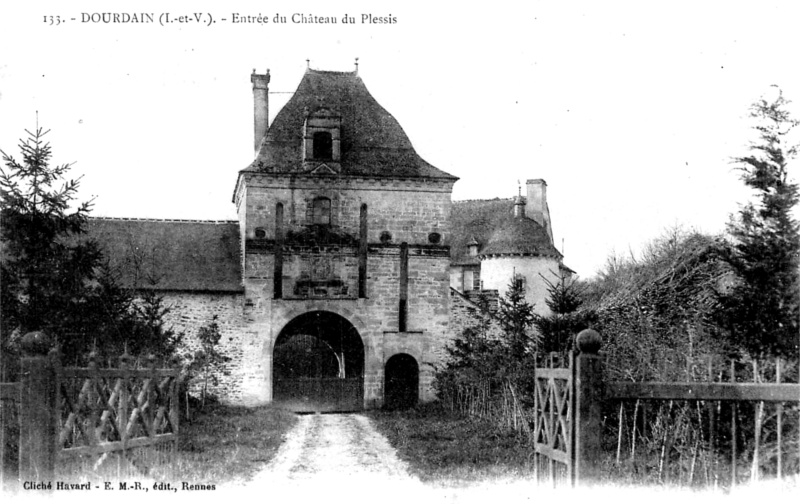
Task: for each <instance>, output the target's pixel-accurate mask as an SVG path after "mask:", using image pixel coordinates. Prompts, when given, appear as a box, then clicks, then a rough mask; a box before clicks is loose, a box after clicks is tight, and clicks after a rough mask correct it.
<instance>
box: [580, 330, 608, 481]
mask: <svg viewBox="0 0 800 504" xmlns="http://www.w3.org/2000/svg"><path fill="white" fill-rule="evenodd" d="M600 345H601V338H600V334H598V333H597V331H594V330H592V329H584V330H583V331H581V332H580V333H578V336H577V337H576V338H575V346H576V347H577V349H578V352H579V353H578V355H577V357H575V368H574V380H575V381H574V383H575V413H574V414H575V431H574V436H575V437H574V438H573V443H574V450H575V452H574V459H573V460H574V465H573V470H574V478H575V479H574V483H575V484H576V485H591V484H592V483H596V482H597V481H598V480H599V477H600V463H601V456H602V451H601V442H602V423H603V419H602V402H603V390H604V387H603V368H602V361H601V359H600V356H599V355H598V351H599V350H600Z"/></svg>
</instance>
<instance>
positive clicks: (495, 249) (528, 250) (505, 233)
mask: <svg viewBox="0 0 800 504" xmlns="http://www.w3.org/2000/svg"><path fill="white" fill-rule="evenodd" d="M513 211H514V200H513V199H511V198H508V199H493V200H470V201H454V202H453V205H452V207H451V212H450V239H449V240H447V243H448V244H449V245H450V259H451V262H452V263H453V264H465V265H466V264H479V263H480V261H479V259H478V257H470V256H469V254H468V250H467V244H468V242H469V241H471V240H472V238H475V240H476V241H477V242H478V243H479V244H480V246H479V248H478V255H479V256H480V255H493V254H532V255H542V256H551V257H556V258H558V259H561V257H562V256H561V253H560V252H559V251H558V250H557V249H556V248H555V247H554V246H553V244H552V243H550V238H549V236H548V235H547V231H545V229H544V228H543V227H542V226H541V225H540V224H538V223H537V222H536V221H534V220H532V219H529V218H527V217H522V218H515V217H514V213H513Z"/></svg>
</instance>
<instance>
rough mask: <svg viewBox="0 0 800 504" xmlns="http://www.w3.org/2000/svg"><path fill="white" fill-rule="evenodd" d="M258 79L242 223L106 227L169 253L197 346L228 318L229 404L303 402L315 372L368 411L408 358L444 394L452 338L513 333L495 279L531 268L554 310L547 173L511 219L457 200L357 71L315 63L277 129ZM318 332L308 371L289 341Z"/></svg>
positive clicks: (528, 273) (493, 208) (422, 390)
mask: <svg viewBox="0 0 800 504" xmlns="http://www.w3.org/2000/svg"><path fill="white" fill-rule="evenodd" d="M251 81H252V82H253V93H254V107H255V109H254V145H255V148H256V155H255V159H254V161H253V163H252V164H251V165H250V166H248V167H246V168H245V169H243V170H241V171H240V172H239V176H238V179H237V181H236V187H235V191H234V196H233V202H234V204H235V205H236V209H237V214H238V221H235V222H218V223H210V222H209V223H204V222H192V223H181V222H176V221H169V222H167V221H163V222H154V221H135V220H124V219H118V220H102V221H96V222H95V227H94V229H95V235H96V237H98V240H99V241H100V242H101V243H106V245H107V248H108V249H109V250H108V251H109V253H110V255H111V256H112V257H116V258H117V259H118V260H119V261H118V262H120V263H121V264H128V262H130V261H128V262H126V261H124V260H122V259H121V258H123V257H126V256H127V255H129V254H130V253H133V252H135V253H137V254H138V253H139V252H140V251H142V250H151V249H152V250H154V251H156V252H154V253H153V263H154V264H159V265H160V268H161V270H162V273H163V274H161V275H160V276H159V278H160V279H161V282H160V283H156V284H155V285H154V286H153V288H156V289H159V290H161V291H162V293H163V294H164V296H165V301H166V303H167V305H168V306H170V308H171V312H170V314H169V316H168V318H167V323H168V324H171V325H172V326H173V328H174V329H175V330H176V331H178V332H184V333H185V334H186V336H187V345H188V347H189V348H192V347H194V346H195V345H196V340H193V338H194V335H196V334H197V331H198V330H199V329H200V327H202V326H204V325H206V324H208V323H209V322H210V321H211V320H212V319H214V317H216V320H217V323H218V324H219V327H220V331H221V334H222V340H221V342H220V349H221V350H222V351H223V352H224V353H225V354H226V355H228V356H229V357H231V360H230V362H228V364H227V365H226V369H225V373H223V374H221V375H220V376H218V380H219V382H218V385H217V386H215V387H214V390H215V392H216V393H217V394H218V395H220V396H221V398H222V399H223V400H225V401H227V402H231V403H240V404H262V403H267V402H270V401H273V400H279V398H281V399H280V400H283V399H285V398H286V397H290V396H291V397H290V399H291V400H295V399H296V397H294V396H292V395H291V394H292V393H295V392H297V393H299V394H300V395H303V394H306V395H308V394H309V393H310V392H308V390H307V389H305V388H303V387H307V386H308V383H307V382H309V380H312V378H313V379H318V382H315V383H317V384H316V385H315V386H317V387H318V389H319V387H322V389H324V390H323V395H324V393H326V392H325V390H328V389H325V387H334V388H335V387H338V388H336V390H344V389H346V388H347V387H345V386H344V385H342V386H341V387H339V385H337V384H336V383H337V382H336V380H337V379H338V380H340V381H341V382H342V383H343V384H344V383H350V384H354V386H353V387H352V391H355V392H354V393H357V394H358V396H357V400H358V407H366V408H371V407H379V406H381V405H382V404H383V402H384V390H385V389H386V388H387V384H386V381H387V380H388V379H389V378H388V377H387V376H386V375H385V373H384V370H385V369H386V364H387V362H388V361H389V359H391V358H392V357H394V356H402V359H400V361H397V360H395V362H406V363H408V362H412V363H413V366H411V367H409V368H408V369H409V371H408V372H413V373H418V375H417V376H416V377H415V378H416V379H415V380H410V381H408V383H415V384H418V390H417V391H416V396H417V397H418V399H419V400H420V401H429V400H432V399H434V391H433V388H432V386H431V384H432V379H433V371H434V367H435V365H436V364H438V363H440V362H441V361H442V359H443V358H444V357H445V355H446V351H445V348H446V346H447V345H448V343H449V342H450V341H451V339H452V338H453V336H455V335H460V334H461V333H462V331H463V329H464V328H466V327H468V326H470V325H474V324H475V322H476V321H478V320H481V319H483V320H487V321H488V325H489V326H490V327H491V332H492V334H494V335H496V334H497V331H498V330H499V329H498V328H497V324H496V321H494V319H493V315H492V314H491V313H483V312H481V309H480V307H479V306H478V305H477V304H476V303H475V296H474V295H475V294H476V293H478V292H481V290H482V289H483V290H485V289H489V290H488V291H486V293H487V294H489V297H490V298H492V299H493V300H494V303H495V304H496V300H497V295H498V291H499V293H500V294H501V295H502V293H503V292H504V291H505V288H506V286H507V283H508V280H509V279H510V278H511V277H512V275H514V274H515V273H516V274H518V275H524V276H525V277H526V278H527V279H529V280H528V284H527V287H526V297H528V298H529V301H530V302H533V303H535V304H536V305H537V307H539V306H543V305H544V303H543V297H542V296H543V292H544V291H543V288H542V282H539V281H538V280H540V277H539V274H544V275H547V274H548V273H549V272H550V271H551V270H556V271H558V270H559V268H560V267H563V265H562V264H561V256H560V254H559V253H558V252H557V251H556V250H555V249H554V248H553V247H552V234H551V231H550V221H549V212H548V211H547V206H546V201H545V200H544V194H545V193H544V185H543V181H542V183H541V184H539V185H538V186H536V187H535V188H534V189H536V190H533V191H532V192H531V191H529V192H531V194H532V197H538V198H539V200H538V202H534V206H535V207H536V208H537V209H538V210H535V212H534V215H535V216H536V217H535V218H536V219H538V220H533V219H528V218H525V217H524V214H523V216H522V217H519V215H516V216H515V217H518V218H521V219H522V220H512V221H509V220H508V217H509V216H508V215H506V214H508V213H509V212H510V211H511V210H512V205H511V202H509V201H507V200H493V201H491V202H488V203H486V202H479V203H476V207H480V211H479V212H478V213H479V214H480V215H473V213H474V212H472V210H470V209H469V208H467V207H468V206H469V205H465V204H455V205H454V204H453V203H452V202H451V192H452V188H453V184H454V183H455V182H456V180H457V179H456V178H455V177H453V176H451V175H449V174H447V173H445V172H443V171H441V170H438V169H437V168H435V167H433V166H431V165H429V164H428V163H426V162H425V161H424V160H422V159H421V158H420V157H419V156H418V155H417V153H416V152H415V151H414V149H413V147H412V145H411V143H410V141H409V140H408V138H407V137H406V135H405V133H404V132H403V131H402V128H400V126H399V124H397V122H396V120H395V119H394V118H393V117H392V116H391V115H390V114H389V113H388V112H386V111H385V110H384V109H383V108H382V107H380V105H378V104H377V102H376V101H375V100H374V98H372V96H371V95H370V94H369V92H368V91H367V90H366V87H365V86H364V84H363V82H361V79H360V78H359V77H358V75H357V73H355V72H322V71H316V70H308V71H307V72H306V74H305V75H304V77H303V79H302V81H301V83H300V85H299V87H298V89H297V91H296V92H295V94H294V95H293V97H292V98H291V99H290V100H289V102H288V103H287V104H286V106H285V107H284V108H283V109H282V110H281V111H280V112H279V113H278V115H277V116H276V118H275V120H274V122H273V124H271V125H270V124H267V118H268V115H269V114H268V88H269V81H270V76H269V73H267V74H263V75H260V74H256V73H253V75H252V76H251ZM534 182H536V181H534ZM529 185H530V182H529ZM534 185H535V184H534ZM537 191H538V192H537ZM534 193H535V194H534ZM537 195H538V196H537ZM484 203H486V204H484ZM470 208H471V207H470ZM456 210H458V211H456ZM481 212H483V213H481ZM120 237H124V239H122V238H120ZM526 237H527V238H526ZM518 239H522V242H524V243H523V244H522V246H521V247H518V246H516V245H515V244H516V242H517V240H518ZM509 240H510V241H511V245H509ZM198 243H202V244H203V246H202V247H201V248H199V249H198V247H197V246H196V245H197V244H198ZM136 251H139V252H136ZM141 262H142V261H141V260H139V261H137V264H139V263H141ZM212 273H213V274H212ZM134 277H137V278H138V276H136V275H134ZM315 338H316V341H318V342H319V345H317V346H314V347H313V348H317V350H314V351H315V352H320V350H318V348H329V350H324V351H325V352H328V353H327V354H326V355H322V356H320V358H319V360H318V361H312V364H313V365H315V366H316V369H317V371H316V373H317V374H315V375H313V376H312V375H303V374H302V373H306V374H308V372H307V371H302V372H301V371H300V370H301V368H302V369H305V368H304V367H303V366H306V365H307V363H306V362H305V361H301V360H299V359H300V357H299V356H298V360H292V359H293V358H292V356H291V352H289V350H291V349H298V348H300V349H301V350H302V349H303V348H305V350H307V351H308V352H311V351H312V346H307V347H302V345H303V344H307V342H308V341H312V340H315ZM304 342H305V343H304ZM276 349H280V351H278V350H276ZM287 349H288V350H287ZM292 351H295V350H292ZM287 352H288V353H287ZM295 353H297V352H295ZM287 355H289V356H288V357H287ZM333 356H335V360H331V359H332V358H333ZM276 359H279V360H280V361H277V360H276ZM326 359H327V360H326ZM323 361H324V362H323ZM314 362H316V363H315V364H314ZM331 362H333V364H332V366H333V367H331V364H330V363H331ZM326 363H327V364H326ZM337 363H338V364H337ZM326 366H327V367H326ZM322 368H325V369H328V371H320V369H322ZM337 369H338V371H337ZM331 370H332V371H331ZM393 372H394V371H393ZM320 373H321V374H320ZM325 373H328V374H327V375H326V374H325ZM331 373H333V374H331ZM331 384H333V385H331ZM292 387H295V388H294V389H293V388H292ZM301 389H302V390H301ZM298 390H301V392H298ZM330 390H333V388H330ZM317 393H319V390H317ZM331 393H333V392H331ZM337 393H339V392H337ZM301 399H302V398H301ZM306 399H307V398H306ZM322 399H324V398H322ZM322 399H320V401H322ZM287 400H289V399H287ZM312 402H313V401H312ZM323 402H324V401H323ZM337 404H339V406H338V407H341V404H343V403H337Z"/></svg>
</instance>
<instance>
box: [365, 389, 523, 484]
mask: <svg viewBox="0 0 800 504" xmlns="http://www.w3.org/2000/svg"><path fill="white" fill-rule="evenodd" d="M369 416H370V417H371V418H372V419H373V421H374V423H375V426H376V427H377V429H378V430H379V431H380V432H381V434H383V435H384V436H386V437H387V438H388V439H389V442H390V443H391V444H392V446H393V447H394V448H395V449H396V450H397V454H398V456H399V457H400V458H401V459H403V460H404V461H406V462H407V463H408V465H409V469H410V471H411V472H412V473H413V474H415V475H416V476H417V477H419V478H420V480H422V481H423V482H425V483H429V484H433V485H437V486H447V487H449V486H466V485H473V484H482V483H491V482H496V481H500V480H508V479H518V478H532V477H533V457H532V453H533V447H532V446H530V445H529V444H527V443H526V442H525V441H524V440H523V439H522V438H520V437H519V436H518V435H517V434H516V433H514V432H511V431H508V430H504V429H500V428H498V427H497V426H495V425H493V424H491V423H489V422H487V421H483V420H479V419H474V418H468V417H463V416H460V415H457V414H455V413H451V412H449V411H447V410H445V409H444V408H442V407H441V406H440V405H438V404H436V403H433V404H425V405H421V406H418V407H417V408H415V409H412V410H407V411H375V412H370V413H369Z"/></svg>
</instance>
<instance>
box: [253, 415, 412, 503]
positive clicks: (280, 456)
mask: <svg viewBox="0 0 800 504" xmlns="http://www.w3.org/2000/svg"><path fill="white" fill-rule="evenodd" d="M248 486H249V487H250V490H251V491H252V490H254V489H259V488H260V489H263V490H264V491H268V492H269V493H270V495H272V496H276V495H281V496H291V497H293V501H294V502H307V501H308V500H309V499H319V498H323V499H325V500H326V501H327V502H340V501H342V502H345V501H346V502H350V503H352V502H366V501H370V500H373V499H374V498H378V499H379V500H381V501H382V502H396V501H400V500H406V499H407V498H408V496H410V495H414V494H419V493H420V492H423V491H424V488H423V486H422V483H420V481H419V480H418V479H417V478H415V477H413V476H411V475H410V474H409V473H408V469H407V467H406V464H405V463H404V462H403V461H401V460H400V459H399V458H398V457H397V454H396V453H395V450H394V448H392V446H391V445H390V444H389V442H388V441H387V440H386V438H385V437H384V436H382V435H381V434H379V433H378V432H377V431H376V430H375V427H374V426H373V425H372V423H371V422H370V420H369V419H368V418H367V417H365V416H363V415H356V414H348V415H303V416H301V417H299V418H298V422H297V425H295V426H294V428H293V429H292V430H291V431H290V432H289V434H288V435H287V438H286V441H285V442H284V443H283V445H282V446H281V448H280V449H279V450H278V453H277V454H276V456H275V458H274V459H273V460H272V462H271V463H270V464H269V465H268V466H267V467H266V468H265V469H264V470H263V471H262V472H261V473H260V474H258V475H256V476H255V477H254V478H253V482H252V484H250V485H248ZM373 490H375V491H378V492H380V495H376V494H375V493H374V492H373ZM401 497H402V498H401ZM294 499H299V500H294Z"/></svg>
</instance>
